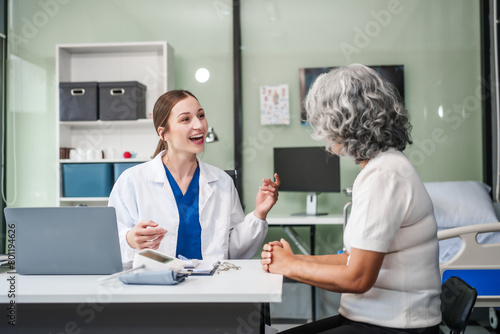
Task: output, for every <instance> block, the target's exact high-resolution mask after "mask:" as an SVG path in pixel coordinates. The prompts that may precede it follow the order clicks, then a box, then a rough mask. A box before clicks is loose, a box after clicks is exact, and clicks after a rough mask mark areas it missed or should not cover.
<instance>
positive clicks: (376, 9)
mask: <svg viewBox="0 0 500 334" xmlns="http://www.w3.org/2000/svg"><path fill="white" fill-rule="evenodd" d="M241 3H242V7H241V12H242V18H241V20H242V64H243V73H242V78H243V96H244V99H243V117H244V118H243V124H244V136H243V147H242V149H243V169H244V171H243V178H244V180H243V181H244V184H245V188H244V198H245V199H246V201H249V200H250V199H252V198H253V196H254V194H253V192H254V187H252V186H249V185H257V184H258V183H259V182H260V179H261V178H262V177H268V176H270V175H272V173H273V163H272V161H273V159H272V152H273V147H288V146H311V145H322V144H321V143H317V142H315V141H313V140H312V139H311V138H310V132H311V130H310V128H309V127H307V126H304V125H301V122H300V90H299V70H300V69H302V68H321V67H333V66H340V65H347V64H350V63H362V64H365V65H370V66H377V65H403V66H404V90H405V102H406V107H407V109H408V110H409V113H410V117H411V122H412V125H413V132H412V135H413V140H414V144H413V145H412V146H411V147H409V148H408V149H407V150H406V154H407V155H408V156H409V158H410V159H411V161H412V162H413V164H414V165H415V166H416V168H417V170H418V172H419V174H420V176H421V178H422V179H423V180H424V181H425V182H430V181H448V180H476V181H482V180H483V156H482V129H481V122H482V109H481V108H482V106H481V102H482V96H481V78H480V76H481V72H480V66H481V64H480V17H479V1H468V0H459V1H456V0H445V1H432V0H424V1H382V0H379V1H364V0H355V1H352V0H339V1H328V0H311V1H300V0H255V1H242V2H241ZM279 85H288V87H289V106H290V124H289V125H262V124H261V117H260V96H259V89H260V88H261V87H262V86H272V87H274V86H279ZM359 170H360V168H359V166H356V165H354V164H353V163H352V162H351V161H348V160H347V159H341V180H342V181H341V187H342V188H347V187H351V186H352V183H353V181H354V179H355V177H356V175H357V173H358V172H359ZM305 196H306V195H305V194H301V193H295V194H290V193H286V194H285V193H282V194H281V195H280V200H279V202H278V204H277V205H276V207H275V208H274V209H273V213H283V214H286V213H289V211H290V207H292V208H294V211H297V209H298V208H301V207H302V208H303V211H304V210H305V208H304V207H305V204H304V198H305ZM348 200H349V198H348V197H347V196H346V195H344V194H335V193H332V194H326V193H325V194H322V195H320V196H319V201H320V203H319V205H320V211H328V212H330V213H339V214H340V213H342V208H343V206H344V204H345V203H346V202H347V201H348ZM299 211H300V210H299Z"/></svg>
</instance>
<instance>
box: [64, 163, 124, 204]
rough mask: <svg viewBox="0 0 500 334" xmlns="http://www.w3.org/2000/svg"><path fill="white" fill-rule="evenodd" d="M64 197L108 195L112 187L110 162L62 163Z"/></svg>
mask: <svg viewBox="0 0 500 334" xmlns="http://www.w3.org/2000/svg"><path fill="white" fill-rule="evenodd" d="M62 167H63V196H64V197H108V196H109V194H110V193H111V188H112V187H113V181H114V180H113V166H112V164H110V163H80V164H63V165H62Z"/></svg>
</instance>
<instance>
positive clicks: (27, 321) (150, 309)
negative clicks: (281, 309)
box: [0, 260, 283, 334]
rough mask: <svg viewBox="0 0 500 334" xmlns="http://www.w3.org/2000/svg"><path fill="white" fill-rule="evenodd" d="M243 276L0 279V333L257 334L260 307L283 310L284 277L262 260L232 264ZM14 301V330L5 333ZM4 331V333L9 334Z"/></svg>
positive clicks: (260, 324)
mask: <svg viewBox="0 0 500 334" xmlns="http://www.w3.org/2000/svg"><path fill="white" fill-rule="evenodd" d="M229 262H231V263H234V264H236V265H238V266H241V269H240V270H234V269H231V270H230V271H226V272H220V273H219V274H217V273H215V274H214V275H213V276H190V277H188V278H187V279H186V280H185V281H184V282H182V283H180V284H178V285H169V286H148V285H125V284H122V283H121V282H119V281H116V280H114V281H110V282H108V283H101V284H100V283H99V282H98V279H99V278H101V277H102V276H26V275H17V274H16V275H15V280H16V281H15V294H16V297H15V299H12V298H9V296H8V291H9V289H10V284H9V281H8V279H9V277H10V276H12V274H8V273H5V274H1V275H0V308H1V310H2V311H0V332H1V333H9V330H11V331H12V332H13V333H16V332H22V333H25V332H30V331H33V332H35V331H38V332H39V331H41V330H42V329H43V330H44V331H45V332H46V333H49V332H52V333H54V334H55V333H60V332H63V333H78V329H82V331H83V332H85V331H87V330H89V331H91V332H92V333H111V332H113V333H114V332H116V333H160V332H161V333H165V332H167V330H168V329H175V332H176V333H178V332H179V333H181V332H186V331H189V332H190V333H212V332H217V333H225V332H228V333H234V332H236V331H237V330H240V331H243V332H244V333H259V332H261V331H262V329H263V321H264V319H263V314H262V312H261V311H262V308H261V306H262V304H268V303H270V302H273V303H274V302H281V295H282V282H283V277H282V276H281V275H274V274H269V273H266V272H264V271H262V269H261V266H260V262H259V261H258V260H230V261H229ZM12 300H14V301H15V306H16V310H15V316H16V322H17V326H16V327H12V326H9V325H8V318H7V314H6V312H8V309H7V306H8V305H9V303H10V302H11V301H12ZM5 330H7V331H5Z"/></svg>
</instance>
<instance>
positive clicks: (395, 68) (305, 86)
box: [299, 65, 405, 124]
mask: <svg viewBox="0 0 500 334" xmlns="http://www.w3.org/2000/svg"><path fill="white" fill-rule="evenodd" d="M368 67H370V68H373V69H374V70H375V71H377V72H378V73H379V74H380V75H381V76H382V77H383V78H384V79H386V80H387V81H389V82H390V83H392V84H393V85H394V87H395V88H396V90H397V91H398V93H399V95H400V96H401V99H402V100H403V103H404V101H405V80H404V65H369V66H368ZM334 68H336V66H332V67H312V68H300V69H299V90H300V122H301V123H302V124H305V123H306V110H305V106H304V102H305V98H306V96H307V93H308V92H309V88H310V87H311V85H312V84H313V82H314V80H316V78H317V77H318V76H319V75H320V74H323V73H326V72H328V71H330V70H331V69H334Z"/></svg>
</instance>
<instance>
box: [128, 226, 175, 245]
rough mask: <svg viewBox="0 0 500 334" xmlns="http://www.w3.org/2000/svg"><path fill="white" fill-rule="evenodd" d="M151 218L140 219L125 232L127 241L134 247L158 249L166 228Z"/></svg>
mask: <svg viewBox="0 0 500 334" xmlns="http://www.w3.org/2000/svg"><path fill="white" fill-rule="evenodd" d="M157 226H158V224H157V223H155V222H154V221H152V220H142V221H141V222H140V223H139V224H137V225H135V226H134V227H133V228H132V229H131V230H130V231H128V233H127V237H126V238H127V242H128V244H129V245H130V247H132V248H135V249H144V248H150V249H158V247H159V246H160V242H161V241H162V240H163V237H164V236H165V234H166V233H167V230H165V229H164V228H161V227H157Z"/></svg>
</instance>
